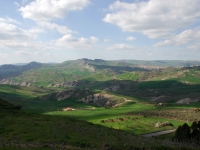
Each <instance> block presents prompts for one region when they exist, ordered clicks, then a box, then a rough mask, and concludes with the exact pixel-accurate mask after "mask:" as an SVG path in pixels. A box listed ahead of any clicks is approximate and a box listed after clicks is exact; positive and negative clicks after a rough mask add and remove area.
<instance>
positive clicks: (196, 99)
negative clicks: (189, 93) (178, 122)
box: [176, 98, 200, 104]
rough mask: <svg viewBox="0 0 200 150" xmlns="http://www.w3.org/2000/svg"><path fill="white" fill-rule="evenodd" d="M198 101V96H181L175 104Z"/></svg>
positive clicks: (199, 99)
mask: <svg viewBox="0 0 200 150" xmlns="http://www.w3.org/2000/svg"><path fill="white" fill-rule="evenodd" d="M199 101H200V98H194V99H192V98H183V99H181V100H179V101H178V102H176V103H177V104H189V103H192V102H199Z"/></svg>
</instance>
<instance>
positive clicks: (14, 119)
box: [0, 100, 195, 150]
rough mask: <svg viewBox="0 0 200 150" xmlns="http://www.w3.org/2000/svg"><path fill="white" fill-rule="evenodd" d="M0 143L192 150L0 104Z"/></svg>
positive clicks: (36, 146) (1, 146) (1, 145)
mask: <svg viewBox="0 0 200 150" xmlns="http://www.w3.org/2000/svg"><path fill="white" fill-rule="evenodd" d="M97 139H98V140H97ZM0 140H1V143H0V149H16V148H18V149H27V148H28V149H102V150H103V149H116V150H117V149H143V148H145V149H147V148H148V149H153V150H155V149H161V148H162V149H163V148H165V149H181V147H185V149H195V148H192V147H190V146H189V145H184V144H176V143H170V144H169V143H168V142H167V141H158V140H154V139H148V138H143V137H139V136H134V135H133V134H131V133H127V132H124V131H119V130H115V129H110V128H106V127H103V126H99V125H94V124H92V123H88V122H85V121H80V120H76V119H73V118H69V117H64V116H49V115H39V114H29V113H24V112H22V111H19V110H16V109H15V107H14V106H13V105H10V104H8V103H6V102H5V101H3V100H0ZM141 143H143V144H141Z"/></svg>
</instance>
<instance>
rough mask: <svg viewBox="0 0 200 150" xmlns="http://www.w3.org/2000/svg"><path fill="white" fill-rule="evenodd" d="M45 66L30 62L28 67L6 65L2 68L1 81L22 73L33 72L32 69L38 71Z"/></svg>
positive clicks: (0, 69) (0, 72) (0, 71)
mask: <svg viewBox="0 0 200 150" xmlns="http://www.w3.org/2000/svg"><path fill="white" fill-rule="evenodd" d="M43 65H44V64H42V63H38V62H30V63H29V64H26V65H20V66H19V65H11V64H6V65H2V66H0V79H3V78H10V77H15V76H18V75H20V74H21V73H23V72H25V71H28V70H31V69H38V68H40V67H42V66H43Z"/></svg>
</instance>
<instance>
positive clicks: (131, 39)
mask: <svg viewBox="0 0 200 150" xmlns="http://www.w3.org/2000/svg"><path fill="white" fill-rule="evenodd" d="M135 39H136V38H135V37H132V36H129V37H127V38H126V40H127V41H134V40H135Z"/></svg>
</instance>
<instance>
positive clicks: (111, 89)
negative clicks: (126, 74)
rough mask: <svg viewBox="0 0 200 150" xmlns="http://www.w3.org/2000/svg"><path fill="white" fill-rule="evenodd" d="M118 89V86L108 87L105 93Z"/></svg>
mask: <svg viewBox="0 0 200 150" xmlns="http://www.w3.org/2000/svg"><path fill="white" fill-rule="evenodd" d="M119 88H120V85H115V86H110V87H107V88H105V89H104V90H105V91H117V90H118V89H119Z"/></svg>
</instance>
